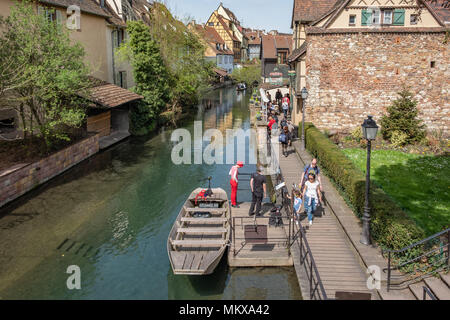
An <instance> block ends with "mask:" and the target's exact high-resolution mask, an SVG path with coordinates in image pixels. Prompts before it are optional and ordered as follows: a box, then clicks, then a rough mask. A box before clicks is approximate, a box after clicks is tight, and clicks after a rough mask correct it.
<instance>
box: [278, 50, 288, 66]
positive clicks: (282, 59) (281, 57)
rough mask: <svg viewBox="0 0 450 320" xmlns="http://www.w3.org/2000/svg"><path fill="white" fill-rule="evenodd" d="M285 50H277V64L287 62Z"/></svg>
mask: <svg viewBox="0 0 450 320" xmlns="http://www.w3.org/2000/svg"><path fill="white" fill-rule="evenodd" d="M287 54H288V53H287V51H279V52H278V64H287Z"/></svg>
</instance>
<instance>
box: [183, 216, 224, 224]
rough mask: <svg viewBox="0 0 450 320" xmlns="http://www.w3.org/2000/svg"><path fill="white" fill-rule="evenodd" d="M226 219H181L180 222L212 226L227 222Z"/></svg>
mask: <svg viewBox="0 0 450 320" xmlns="http://www.w3.org/2000/svg"><path fill="white" fill-rule="evenodd" d="M227 221H228V219H227V218H187V217H182V218H181V222H197V223H212V224H219V223H224V222H227Z"/></svg>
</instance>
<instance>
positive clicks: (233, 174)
mask: <svg viewBox="0 0 450 320" xmlns="http://www.w3.org/2000/svg"><path fill="white" fill-rule="evenodd" d="M243 166H244V163H243V162H242V161H238V162H237V163H236V165H234V166H232V167H231V170H230V172H229V175H230V176H231V178H230V185H231V206H232V207H233V208H239V206H238V205H237V189H238V178H237V177H238V174H239V168H242V167H243Z"/></svg>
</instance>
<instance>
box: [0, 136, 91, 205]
mask: <svg viewBox="0 0 450 320" xmlns="http://www.w3.org/2000/svg"><path fill="white" fill-rule="evenodd" d="M98 140H99V135H98V134H95V135H92V136H90V137H89V138H86V139H84V140H82V141H80V142H78V143H76V144H74V145H72V146H70V147H67V148H65V149H63V150H60V151H58V152H56V153H54V154H52V155H50V156H49V157H47V158H44V159H42V160H40V161H37V162H34V163H31V164H21V165H17V166H15V167H13V168H10V169H8V170H5V171H3V172H0V190H1V192H0V207H1V206H3V205H5V204H6V203H8V202H10V201H12V200H14V199H16V198H18V197H20V196H21V195H23V194H25V193H27V192H28V191H30V190H32V189H33V188H35V187H37V186H39V185H41V184H42V183H44V182H46V181H48V180H50V179H51V178H53V177H55V176H57V175H59V174H61V173H62V172H64V171H66V170H68V169H69V168H71V167H73V166H74V165H76V164H77V163H79V162H81V161H83V160H85V159H87V158H89V157H90V156H92V155H94V154H96V153H97V152H98V151H99V143H98Z"/></svg>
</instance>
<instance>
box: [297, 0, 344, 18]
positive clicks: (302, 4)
mask: <svg viewBox="0 0 450 320" xmlns="http://www.w3.org/2000/svg"><path fill="white" fill-rule="evenodd" d="M341 2H342V1H341V0H294V9H293V15H292V22H295V21H302V22H312V21H316V20H317V19H319V18H321V17H323V16H324V15H325V14H327V13H328V12H330V11H331V10H332V9H335V8H336V6H337V5H338V4H340V3H341Z"/></svg>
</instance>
